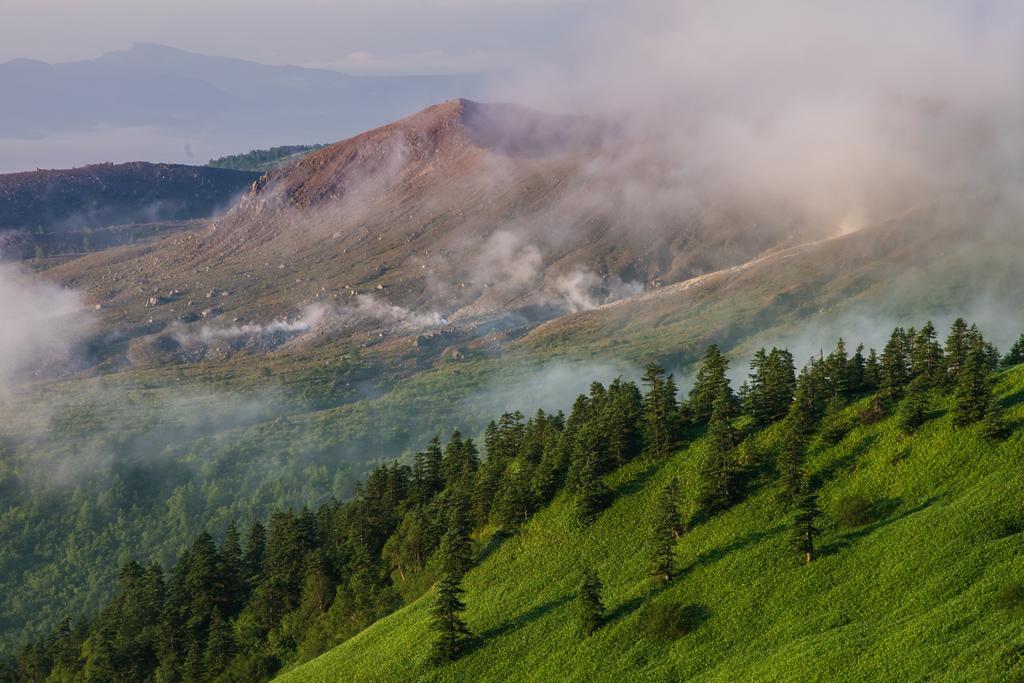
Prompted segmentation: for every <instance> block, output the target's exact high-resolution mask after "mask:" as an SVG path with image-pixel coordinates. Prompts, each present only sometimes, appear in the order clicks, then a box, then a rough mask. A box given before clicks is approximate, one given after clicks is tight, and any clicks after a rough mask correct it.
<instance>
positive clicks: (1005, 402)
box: [1000, 389, 1024, 408]
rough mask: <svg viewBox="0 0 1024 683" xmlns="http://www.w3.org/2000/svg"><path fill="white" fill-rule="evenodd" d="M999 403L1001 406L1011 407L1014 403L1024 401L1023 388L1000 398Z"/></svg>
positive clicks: (1018, 403)
mask: <svg viewBox="0 0 1024 683" xmlns="http://www.w3.org/2000/svg"><path fill="white" fill-rule="evenodd" d="M1000 403H1001V404H1002V406H1003V408H1012V407H1014V406H1016V405H1020V404H1021V403H1024V389H1020V390H1019V391H1015V392H1013V393H1012V394H1010V395H1009V396H1007V397H1006V398H1004V399H1002V400H1001V401H1000Z"/></svg>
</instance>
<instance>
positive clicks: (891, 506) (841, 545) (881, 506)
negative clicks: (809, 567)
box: [819, 496, 939, 555]
mask: <svg viewBox="0 0 1024 683" xmlns="http://www.w3.org/2000/svg"><path fill="white" fill-rule="evenodd" d="M938 499H939V498H938V496H932V497H931V498H929V499H928V500H926V501H924V502H923V503H920V504H918V505H915V506H914V507H912V508H909V509H907V510H904V511H903V512H901V513H899V514H898V515H893V514H892V513H893V512H895V511H896V508H898V507H899V505H900V502H901V501H900V499H899V498H886V499H884V500H881V501H879V502H877V503H875V511H876V514H878V515H879V518H878V519H877V520H876V521H874V522H871V523H870V524H866V525H864V526H862V527H859V528H857V529H854V530H852V531H848V532H846V533H845V534H843V535H842V536H840V537H839V538H837V539H835V540H833V541H831V542H829V543H827V544H823V545H821V547H820V550H819V554H821V555H830V554H832V553H837V552H839V551H841V550H844V549H846V548H848V547H850V546H851V545H852V544H853V543H854V542H855V541H858V540H860V539H862V538H864V537H865V536H868V535H869V534H872V533H874V532H876V531H878V530H879V529H882V528H885V527H887V526H889V525H890V524H893V523H895V522H898V521H900V520H901V519H905V518H907V517H909V516H911V515H913V514H916V513H918V512H921V511H922V510H924V509H925V508H926V507H928V506H929V505H931V504H932V503H934V502H935V501H937V500H938Z"/></svg>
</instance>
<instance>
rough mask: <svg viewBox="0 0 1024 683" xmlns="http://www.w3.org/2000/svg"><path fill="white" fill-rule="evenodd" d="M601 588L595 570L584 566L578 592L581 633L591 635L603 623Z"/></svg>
mask: <svg viewBox="0 0 1024 683" xmlns="http://www.w3.org/2000/svg"><path fill="white" fill-rule="evenodd" d="M603 588H604V586H603V585H602V583H601V579H600V577H599V576H598V575H597V572H595V571H594V570H593V569H591V568H590V567H586V568H584V570H583V582H582V584H581V585H580V593H579V611H580V631H581V632H582V633H583V635H587V636H589V635H591V634H592V633H594V632H595V631H597V629H599V628H601V626H602V625H603V624H604V603H603V602H602V601H601V591H602V590H603Z"/></svg>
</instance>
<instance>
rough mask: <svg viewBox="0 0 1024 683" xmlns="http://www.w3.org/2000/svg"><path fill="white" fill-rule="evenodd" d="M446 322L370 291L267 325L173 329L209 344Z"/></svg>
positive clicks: (189, 340) (179, 336)
mask: <svg viewBox="0 0 1024 683" xmlns="http://www.w3.org/2000/svg"><path fill="white" fill-rule="evenodd" d="M446 322H447V320H446V319H445V318H444V317H443V316H441V314H440V313H437V312H428V313H418V312H415V311H411V310H409V309H408V308H404V307H402V306H396V305H394V304H389V303H387V302H383V301H380V300H378V299H376V298H374V297H373V296H371V295H369V294H359V295H357V296H356V297H355V302H354V303H353V304H352V305H348V306H329V305H326V304H311V305H309V306H307V307H306V308H305V309H304V310H303V312H302V314H301V315H299V316H297V317H295V318H292V319H281V320H274V321H272V322H269V323H267V324H265V325H260V324H257V323H247V324H240V325H228V326H218V325H214V324H207V325H203V326H202V327H201V328H200V329H199V331H198V332H193V331H191V330H189V329H187V328H186V327H185V326H183V325H178V326H177V327H176V328H175V329H174V330H172V334H173V336H174V338H175V340H176V341H177V342H178V343H179V344H183V345H188V344H193V343H197V342H198V343H202V344H209V343H212V342H215V341H217V340H221V339H224V340H230V339H237V338H241V337H259V336H272V335H284V336H290V335H297V334H303V333H306V332H311V331H324V332H342V331H351V330H352V329H354V328H357V327H359V326H365V325H375V326H379V327H384V328H389V329H399V330H401V331H405V332H413V331H416V330H421V329H425V328H430V327H437V326H438V325H443V324H445V323H446Z"/></svg>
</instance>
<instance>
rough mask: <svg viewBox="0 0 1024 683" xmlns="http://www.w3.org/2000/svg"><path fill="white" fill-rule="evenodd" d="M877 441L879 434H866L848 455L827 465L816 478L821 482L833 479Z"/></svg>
mask: <svg viewBox="0 0 1024 683" xmlns="http://www.w3.org/2000/svg"><path fill="white" fill-rule="evenodd" d="M876 441H878V435H876V434H869V435H868V436H865V437H864V438H863V439H861V440H860V441H858V442H857V444H856V445H855V446H854V447H853V448H851V449H850V451H849V452H848V453H847V454H846V455H844V456H843V457H841V458H838V459H836V460H833V461H832V462H830V463H829V464H828V465H826V466H825V467H824V468H823V469H822V470H821V471H820V472H819V473H818V475H817V477H815V478H816V479H817V480H819V481H821V482H826V481H831V480H832V479H834V478H835V477H836V475H838V474H839V473H840V472H843V471H845V470H848V469H849V468H850V466H851V465H853V464H854V463H855V462H857V460H859V459H860V457H861V456H862V455H864V454H865V453H867V452H868V451H870V450H871V448H872V446H874V445H875V442H876Z"/></svg>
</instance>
